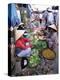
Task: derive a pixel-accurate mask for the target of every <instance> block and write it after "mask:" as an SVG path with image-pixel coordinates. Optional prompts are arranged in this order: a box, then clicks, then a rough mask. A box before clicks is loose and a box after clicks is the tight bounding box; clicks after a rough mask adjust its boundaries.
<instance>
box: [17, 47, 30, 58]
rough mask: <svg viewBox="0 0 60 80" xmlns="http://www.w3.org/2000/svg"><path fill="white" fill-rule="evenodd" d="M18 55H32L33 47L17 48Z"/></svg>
mask: <svg viewBox="0 0 60 80" xmlns="http://www.w3.org/2000/svg"><path fill="white" fill-rule="evenodd" d="M16 55H17V56H18V57H29V56H30V55H31V48H27V49H25V50H21V49H19V48H17V49H16Z"/></svg>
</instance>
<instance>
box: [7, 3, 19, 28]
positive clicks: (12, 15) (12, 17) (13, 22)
mask: <svg viewBox="0 0 60 80" xmlns="http://www.w3.org/2000/svg"><path fill="white" fill-rule="evenodd" d="M19 23H20V20H19V18H18V15H17V11H16V5H15V4H14V3H12V4H8V27H9V28H10V27H11V26H13V27H15V26H17V25H18V24H19Z"/></svg>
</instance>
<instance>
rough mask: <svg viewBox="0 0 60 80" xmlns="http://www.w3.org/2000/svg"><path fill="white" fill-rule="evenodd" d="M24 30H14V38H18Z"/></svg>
mask: <svg viewBox="0 0 60 80" xmlns="http://www.w3.org/2000/svg"><path fill="white" fill-rule="evenodd" d="M24 32H25V30H16V31H15V40H18V39H19V38H20V37H21V36H22V35H23V34H24Z"/></svg>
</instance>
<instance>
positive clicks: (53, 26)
mask: <svg viewBox="0 0 60 80" xmlns="http://www.w3.org/2000/svg"><path fill="white" fill-rule="evenodd" d="M48 27H50V28H52V29H54V30H56V31H57V28H56V26H55V25H54V24H52V25H50V26H48Z"/></svg>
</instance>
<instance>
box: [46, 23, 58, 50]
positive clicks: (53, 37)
mask: <svg viewBox="0 0 60 80" xmlns="http://www.w3.org/2000/svg"><path fill="white" fill-rule="evenodd" d="M47 41H48V44H49V48H53V49H54V50H56V49H57V46H58V34H57V28H56V26H55V25H54V24H52V25H50V26H48V27H47Z"/></svg>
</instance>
